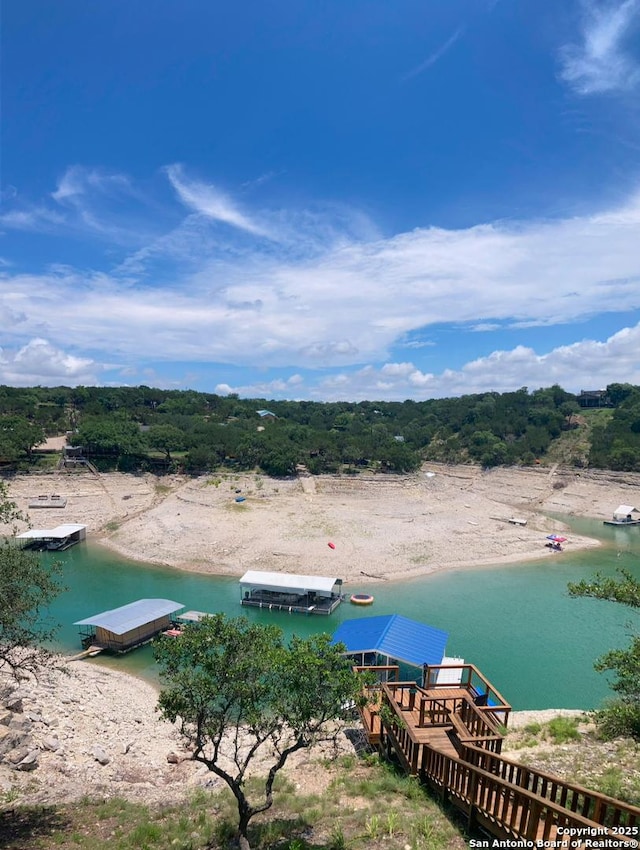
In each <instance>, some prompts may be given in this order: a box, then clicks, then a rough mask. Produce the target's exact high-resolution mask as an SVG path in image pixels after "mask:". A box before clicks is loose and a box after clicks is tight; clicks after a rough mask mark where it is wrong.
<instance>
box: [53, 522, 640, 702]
mask: <svg viewBox="0 0 640 850" xmlns="http://www.w3.org/2000/svg"><path fill="white" fill-rule="evenodd" d="M563 519H565V521H567V522H568V523H569V524H570V526H571V528H572V530H573V531H574V532H576V533H580V534H587V535H589V536H591V537H597V538H598V539H600V540H601V541H602V543H603V545H602V547H599V548H597V549H594V550H591V551H588V552H581V553H576V554H571V552H570V544H569V546H568V549H569V551H566V550H565V552H563V553H561V554H560V553H559V554H557V555H555V554H554V555H553V556H550V557H544V558H542V559H541V560H540V561H535V562H529V563H526V564H517V565H512V566H508V567H505V566H501V567H488V568H487V567H481V568H473V569H465V570H450V571H445V572H440V573H435V574H433V575H430V576H426V577H425V578H422V579H420V580H416V581H411V582H402V583H400V582H384V583H380V582H378V583H376V584H369V585H367V584H364V583H363V584H358V585H356V584H350V585H349V586H348V592H349V593H354V592H368V593H372V594H373V595H374V596H375V603H374V605H373V606H372V607H371V608H357V607H355V606H353V605H349V604H343V605H341V606H340V607H339V608H338V609H337V611H336V612H335V613H334V614H333V615H331V616H330V617H328V618H325V617H313V616H311V617H305V616H301V615H296V614H287V613H279V612H278V613H276V612H269V611H264V610H262V611H261V610H256V609H246V608H241V606H240V591H239V587H238V581H237V579H236V578H226V577H218V576H205V575H200V574H195V573H186V572H182V571H178V570H172V569H169V568H164V567H150V566H147V565H144V564H140V563H136V562H132V561H128V560H125V559H123V558H119V557H118V556H116V555H114V554H112V553H111V552H109V551H107V550H105V549H103V548H100V547H98V546H93V545H88V544H81V545H79V546H76V547H74V548H72V549H69V550H68V551H67V552H63V553H61V554H59V555H58V556H57V557H58V558H59V559H60V560H61V561H62V563H63V568H64V581H65V584H66V585H67V587H68V590H67V591H66V592H64V593H63V594H61V596H60V597H59V598H58V599H57V600H56V601H55V603H54V604H53V605H52V608H51V613H52V614H53V616H54V617H55V619H56V621H57V622H59V623H61V624H62V627H61V630H60V633H59V637H58V644H57V648H58V649H61V650H63V651H64V652H74V651H77V650H78V649H79V648H80V644H79V638H78V631H77V629H76V627H75V626H73V625H72V624H73V622H74V621H75V620H80V619H82V618H84V617H87V616H90V615H92V614H96V613H98V612H100V611H104V610H107V609H110V608H115V607H118V606H119V605H124V604H126V603H128V602H132V601H134V600H135V599H141V598H145V597H163V598H167V599H173V600H175V601H176V602H181V603H183V604H184V605H185V606H187V608H195V609H196V610H199V611H208V612H212V613H213V612H219V611H220V612H224V613H226V614H230V615H233V616H236V615H239V614H240V613H242V614H244V615H246V616H247V617H249V618H250V619H252V620H255V621H259V622H269V623H276V624H277V625H279V626H280V627H281V628H282V629H283V631H284V632H285V634H287V635H291V634H293V633H294V632H295V633H296V634H299V635H308V634H310V633H312V632H313V631H333V630H334V629H335V628H336V627H337V626H338V624H339V623H340V622H342V620H345V619H350V618H354V617H366V616H372V615H373V614H393V613H398V614H403V615H404V616H406V617H410V618H412V619H415V620H419V621H421V622H424V623H428V624H430V625H433V626H437V627H438V628H441V629H443V630H445V631H447V632H448V633H449V642H448V645H447V653H448V654H449V655H458V656H462V657H463V658H465V660H467V661H469V662H473V663H474V664H476V666H477V667H479V668H480V670H481V671H482V672H483V673H484V674H485V675H486V676H487V677H488V678H489V679H490V681H491V682H492V684H493V685H494V687H496V688H497V689H498V690H499V691H501V693H502V694H503V696H504V697H505V699H507V700H508V701H509V702H511V703H512V705H513V706H514V707H515V708H517V709H525V708H527V709H540V708H585V709H586V708H594V707H595V706H597V705H598V704H599V703H600V702H601V701H602V699H603V698H604V697H606V696H607V695H608V694H609V693H610V691H609V689H608V686H607V681H606V678H605V677H604V676H603V675H602V674H598V673H596V672H595V671H594V670H593V661H594V659H595V658H596V657H597V656H598V655H601V654H602V653H603V652H605V651H606V650H608V649H611V648H613V647H620V646H625V645H626V644H627V643H628V640H629V629H630V624H631V625H633V626H635V628H636V630H638V629H640V614H639V613H638V612H635V611H633V610H631V609H628V608H625V607H623V606H620V605H616V604H614V603H609V602H602V601H598V600H589V599H570V598H569V596H568V594H567V592H566V588H567V582H569V581H578V580H579V579H581V578H583V577H585V578H586V577H589V576H591V575H593V573H594V572H595V571H600V572H602V573H605V574H613V573H614V572H615V570H616V568H617V567H620V566H623V567H625V568H626V569H628V570H630V571H631V572H632V573H634V575H636V576H637V577H638V578H640V527H634V528H627V529H619V528H610V527H607V526H603V525H602V524H601V523H597V522H594V521H586V520H574V519H573V518H571V519H567V518H563ZM452 545H455V543H452ZM541 551H542V542H541ZM43 557H45V558H46V557H51V556H49V555H43ZM301 571H303V567H302V566H301ZM81 663H87V662H81ZM91 663H96V664H105V665H109V666H115V667H117V668H119V669H124V670H127V671H129V672H133V673H136V674H138V675H142V676H144V677H146V678H150V679H153V678H154V677H155V675H156V674H155V669H154V664H153V659H152V655H151V649H150V648H149V647H145V648H142V649H139V650H136V651H135V652H132V653H130V654H129V655H126V656H121V657H117V658H109V657H100V658H97V659H95V661H93V662H91Z"/></svg>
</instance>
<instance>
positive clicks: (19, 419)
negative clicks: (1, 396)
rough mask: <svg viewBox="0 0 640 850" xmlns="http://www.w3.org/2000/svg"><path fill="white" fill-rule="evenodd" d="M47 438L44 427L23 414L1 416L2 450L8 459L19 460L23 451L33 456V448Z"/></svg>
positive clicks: (0, 445)
mask: <svg viewBox="0 0 640 850" xmlns="http://www.w3.org/2000/svg"><path fill="white" fill-rule="evenodd" d="M45 439H46V437H45V433H44V429H43V427H42V426H41V425H36V424H35V423H34V422H31V421H29V419H25V418H24V417H23V416H2V417H1V418H0V451H1V452H2V454H3V455H4V456H5V457H6V458H7V459H8V460H17V459H18V458H19V457H20V455H21V454H22V453H24V454H26V455H27V457H28V458H31V454H32V452H33V449H34V448H35V447H36V446H40V445H42V443H44V442H45Z"/></svg>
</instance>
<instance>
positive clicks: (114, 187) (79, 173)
mask: <svg viewBox="0 0 640 850" xmlns="http://www.w3.org/2000/svg"><path fill="white" fill-rule="evenodd" d="M92 192H100V193H103V194H107V195H113V194H120V193H122V192H125V193H127V194H130V193H131V183H130V181H129V178H128V177H126V176H125V175H124V174H109V173H107V172H105V171H102V170H100V169H97V168H85V167H84V166H82V165H72V166H71V167H70V168H67V170H66V171H65V173H64V174H63V175H62V177H61V178H60V179H59V181H58V187H57V189H56V191H55V192H52V193H51V197H52V198H53V199H54V201H57V202H58V203H62V202H65V201H71V202H75V201H76V199H77V198H78V197H79V196H81V195H87V194H89V193H92Z"/></svg>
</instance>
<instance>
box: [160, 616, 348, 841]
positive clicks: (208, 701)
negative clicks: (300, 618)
mask: <svg viewBox="0 0 640 850" xmlns="http://www.w3.org/2000/svg"><path fill="white" fill-rule="evenodd" d="M341 649H343V647H341V646H340V645H332V644H331V638H330V637H329V636H328V635H314V636H313V637H310V638H307V639H301V638H296V637H294V638H293V639H292V640H291V642H290V643H289V644H285V643H284V642H283V635H282V632H281V630H280V629H279V628H277V627H276V626H262V625H256V624H252V623H250V622H249V621H248V620H246V619H245V618H243V617H240V618H238V619H233V620H230V619H227V618H226V617H225V616H224V615H223V614H216V615H215V616H213V617H207V618H206V619H205V620H204V621H202V622H201V623H199V624H198V625H196V626H190V627H188V628H187V629H186V630H185V631H184V633H183V635H182V636H181V637H180V639H179V640H167V639H160V640H159V641H158V642H156V644H155V656H156V659H157V661H158V662H159V663H160V665H161V670H162V678H163V682H164V683H165V687H164V688H163V690H162V691H161V693H160V699H159V706H160V710H161V712H162V714H163V716H164V717H166V718H168V719H169V720H171V721H172V722H175V721H176V720H179V722H180V728H181V731H182V734H183V735H184V736H185V737H186V739H187V740H188V742H189V744H190V745H191V747H192V749H193V758H194V759H195V760H196V761H199V762H201V763H202V764H204V765H206V766H207V768H208V769H209V770H210V771H212V772H213V773H215V774H216V775H217V776H219V777H220V778H221V779H223V780H224V781H225V782H226V783H227V785H228V786H229V788H230V789H231V791H232V792H233V795H234V796H235V798H236V802H237V806H238V839H239V844H240V847H241V848H242V850H249V847H250V845H249V838H248V827H249V822H250V820H251V818H253V817H254V816H255V815H257V814H258V813H260V812H264V811H266V810H267V809H269V808H270V807H271V805H272V803H273V783H274V780H275V778H276V775H277V773H278V772H279V771H280V770H281V769H282V768H283V767H284V765H285V763H286V761H287V759H288V758H289V756H290V755H291V754H292V753H294V752H296V751H297V750H300V749H303V748H305V747H310V746H311V745H312V744H314V743H317V742H319V741H333V742H334V743H335V742H336V736H337V734H338V732H339V730H340V725H339V723H336V721H337V720H339V719H340V718H341V717H342V716H343V714H344V709H345V705H349V704H353V702H354V701H356V700H357V699H358V698H359V694H360V692H361V689H362V680H361V679H359V678H358V676H357V674H355V673H354V672H353V671H352V669H351V664H350V662H349V661H347V659H345V658H344V656H343V655H341ZM258 760H260V761H261V764H266V765H268V768H267V770H268V772H267V775H266V777H265V779H264V785H263V786H262V790H261V791H260V794H259V797H258V799H257V800H256V799H252V800H250V799H249V797H248V792H247V788H246V784H245V782H246V779H247V773H248V771H249V769H250V767H251V766H252V765H255V764H256V762H257V761H258Z"/></svg>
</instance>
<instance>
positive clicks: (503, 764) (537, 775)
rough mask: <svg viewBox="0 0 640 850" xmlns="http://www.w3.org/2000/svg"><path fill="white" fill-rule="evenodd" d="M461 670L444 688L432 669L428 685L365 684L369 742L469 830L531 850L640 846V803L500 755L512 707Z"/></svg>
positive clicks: (364, 715) (364, 719)
mask: <svg viewBox="0 0 640 850" xmlns="http://www.w3.org/2000/svg"><path fill="white" fill-rule="evenodd" d="M463 666H464V668H466V669H465V670H464V671H462V675H461V677H460V684H459V686H452V685H450V684H448V685H446V686H438V685H437V675H436V673H437V671H434V670H433V669H431V670H426V671H425V687H421V686H419V685H417V684H416V683H415V682H397V681H392V682H383V683H380V684H378V685H375V686H367V688H366V689H365V691H366V694H367V701H366V704H365V705H364V706H362V707H361V709H360V713H361V718H362V722H363V726H364V729H365V731H366V733H367V736H368V740H369V742H370V743H371V744H372V745H374V746H377V747H378V749H379V751H380V752H381V753H382V754H383V755H385V756H386V757H387V758H391V759H395V760H396V761H398V762H399V763H400V764H401V765H402V767H403V769H404V770H405V771H406V772H407V773H409V774H410V775H412V776H417V777H418V778H419V779H420V780H421V781H422V782H423V783H424V784H425V785H427V786H428V787H429V788H430V789H432V791H433V792H434V793H435V794H436V795H437V796H438V797H439V798H440V799H441V800H442V801H443V802H449V803H450V804H452V805H453V806H455V807H456V808H458V809H459V810H460V811H461V812H463V813H464V814H465V816H466V819H467V824H468V828H469V830H470V831H473V830H474V828H478V827H481V828H482V829H483V830H485V831H486V832H488V833H490V834H491V835H493V836H495V837H496V838H499V839H506V840H511V839H512V840H516V841H518V842H527V843H522V844H521V845H520V846H522V847H532V848H535V847H540V848H553V850H595V848H608V850H615V848H621V850H629V848H634V847H638V846H639V842H640V808H637V807H635V806H631V805H628V804H626V803H624V802H622V801H620V800H615V799H613V798H611V797H607V796H606V795H604V794H599V793H597V792H595V791H590V790H589V789H587V788H584V787H582V786H580V785H576V784H574V783H570V782H565V781H564V780H562V779H560V778H559V777H557V776H553V775H551V774H547V773H544V772H542V771H537V770H533V769H532V768H529V767H526V766H525V765H522V764H519V763H518V762H515V761H513V760H511V759H508V758H505V757H503V756H502V755H501V754H500V753H501V749H502V741H503V739H504V733H505V730H506V725H507V720H508V716H509V712H510V710H511V706H509V705H508V704H507V703H506V702H504V700H503V699H502V697H501V696H500V694H499V693H498V692H497V691H495V690H494V689H493V688H492V687H491V685H490V684H489V683H488V682H487V681H486V680H485V679H484V677H482V675H481V674H480V673H479V671H478V670H477V669H476V668H475V667H473V665H463ZM467 668H468V669H467ZM369 669H370V668H369ZM385 669H387V670H388V668H385ZM478 682H480V689H479V688H478V685H477V683H478ZM474 683H475V684H474ZM487 695H490V698H489V699H487ZM478 703H480V704H478ZM528 842H531V843H530V844H529V843H528ZM487 846H489V845H487Z"/></svg>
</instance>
